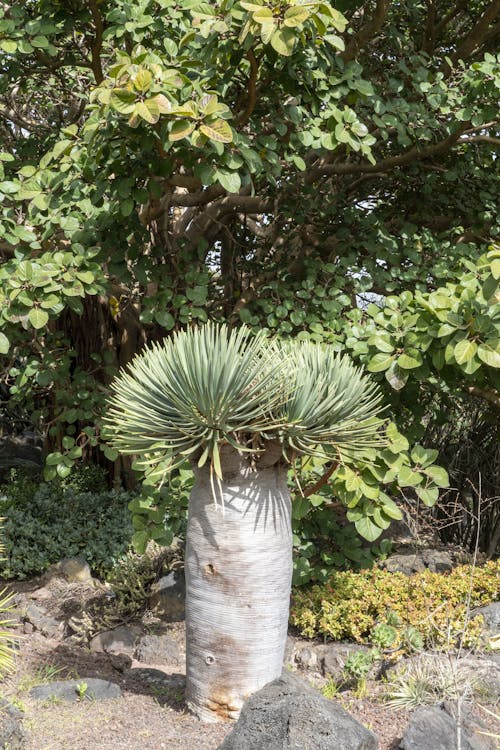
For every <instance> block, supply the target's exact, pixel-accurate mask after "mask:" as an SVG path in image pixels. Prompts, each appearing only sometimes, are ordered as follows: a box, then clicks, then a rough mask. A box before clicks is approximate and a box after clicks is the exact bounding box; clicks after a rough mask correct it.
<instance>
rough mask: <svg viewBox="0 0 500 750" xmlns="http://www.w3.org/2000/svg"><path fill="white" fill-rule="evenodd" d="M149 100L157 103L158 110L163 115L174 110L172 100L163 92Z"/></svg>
mask: <svg viewBox="0 0 500 750" xmlns="http://www.w3.org/2000/svg"><path fill="white" fill-rule="evenodd" d="M149 101H150V102H155V103H156V106H157V107H158V112H159V113H160V114H162V115H166V114H169V113H170V112H171V111H172V102H171V101H170V99H167V97H166V96H164V95H163V94H156V95H155V96H153V97H151V99H149Z"/></svg>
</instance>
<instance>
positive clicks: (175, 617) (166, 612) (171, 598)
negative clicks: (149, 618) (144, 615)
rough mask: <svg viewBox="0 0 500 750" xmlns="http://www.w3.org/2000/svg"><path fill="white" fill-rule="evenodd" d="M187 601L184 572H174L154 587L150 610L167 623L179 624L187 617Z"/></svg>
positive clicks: (161, 579)
mask: <svg viewBox="0 0 500 750" xmlns="http://www.w3.org/2000/svg"><path fill="white" fill-rule="evenodd" d="M185 599H186V582H185V578H184V571H179V570H174V571H172V572H171V573H169V574H168V575H166V576H163V577H162V578H160V580H159V581H157V582H156V583H155V584H154V585H153V586H152V588H151V597H150V599H149V608H150V610H151V611H152V612H153V614H155V615H157V616H159V617H161V618H162V619H163V620H165V621H167V622H179V621H180V620H183V619H184V617H185Z"/></svg>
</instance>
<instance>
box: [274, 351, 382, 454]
mask: <svg viewBox="0 0 500 750" xmlns="http://www.w3.org/2000/svg"><path fill="white" fill-rule="evenodd" d="M282 346H283V350H284V353H285V355H288V356H287V361H288V363H289V365H288V366H289V372H288V377H289V379H290V383H291V388H290V391H289V396H288V399H287V400H286V402H285V404H284V405H282V406H281V407H280V410H279V413H277V414H276V420H277V421H278V422H284V423H285V424H284V426H282V427H280V430H279V435H280V439H281V441H282V443H283V446H284V448H285V450H286V449H289V451H290V450H291V451H294V452H298V453H305V454H308V453H319V454H323V455H332V453H337V455H343V456H353V455H360V453H363V452H365V451H366V450H367V449H370V448H376V447H380V446H382V445H383V444H384V438H383V436H382V435H381V429H380V428H381V427H382V425H383V421H382V420H381V419H380V418H379V417H378V415H379V414H380V412H381V401H382V394H381V393H380V391H379V389H378V387H377V385H376V384H375V383H373V382H372V381H371V380H370V378H369V376H368V375H366V374H364V373H363V371H362V369H361V368H360V367H356V366H355V365H354V364H353V363H352V361H351V360H350V359H349V358H348V357H347V356H340V355H339V354H337V353H336V352H334V351H332V349H330V348H327V347H323V346H321V345H319V344H315V343H313V342H309V341H303V342H289V343H285V344H283V345H282Z"/></svg>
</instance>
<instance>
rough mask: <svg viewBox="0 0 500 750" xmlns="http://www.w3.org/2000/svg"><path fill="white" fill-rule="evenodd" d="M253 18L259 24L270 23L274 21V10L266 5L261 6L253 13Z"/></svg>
mask: <svg viewBox="0 0 500 750" xmlns="http://www.w3.org/2000/svg"><path fill="white" fill-rule="evenodd" d="M252 18H253V20H254V21H255V23H259V24H262V23H264V24H268V23H270V22H274V18H273V12H272V10H271V9H270V8H266V7H259V9H258V10H255V11H254V12H253V14H252Z"/></svg>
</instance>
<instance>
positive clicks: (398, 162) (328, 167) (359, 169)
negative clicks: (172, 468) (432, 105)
mask: <svg viewBox="0 0 500 750" xmlns="http://www.w3.org/2000/svg"><path fill="white" fill-rule="evenodd" d="M466 127H467V124H466V123H464V124H463V126H462V127H460V128H458V130H456V131H455V132H454V133H452V134H451V135H449V136H448V137H447V138H445V140H444V141H441V142H440V143H435V144H434V145H433V146H427V148H422V149H419V148H418V147H417V146H414V147H413V148H410V149H409V150H408V151H406V153H404V154H400V155H399V156H390V157H388V158H387V159H382V160H381V161H379V162H377V163H376V164H366V163H360V162H354V163H349V162H338V163H334V164H322V163H320V164H319V165H318V166H317V167H315V168H313V169H310V170H308V171H307V172H305V173H303V174H304V175H305V178H306V182H307V183H311V182H315V181H316V180H318V179H319V178H320V177H323V176H324V175H341V174H378V173H379V172H386V171H389V170H391V169H394V168H395V167H401V166H404V165H405V164H410V163H411V162H413V161H421V160H423V159H431V158H433V157H434V156H438V155H439V154H441V153H442V152H443V151H447V150H448V149H450V148H451V147H452V146H454V145H455V144H456V143H457V141H458V140H459V138H460V136H461V135H462V134H463V132H464V131H465V129H466Z"/></svg>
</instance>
